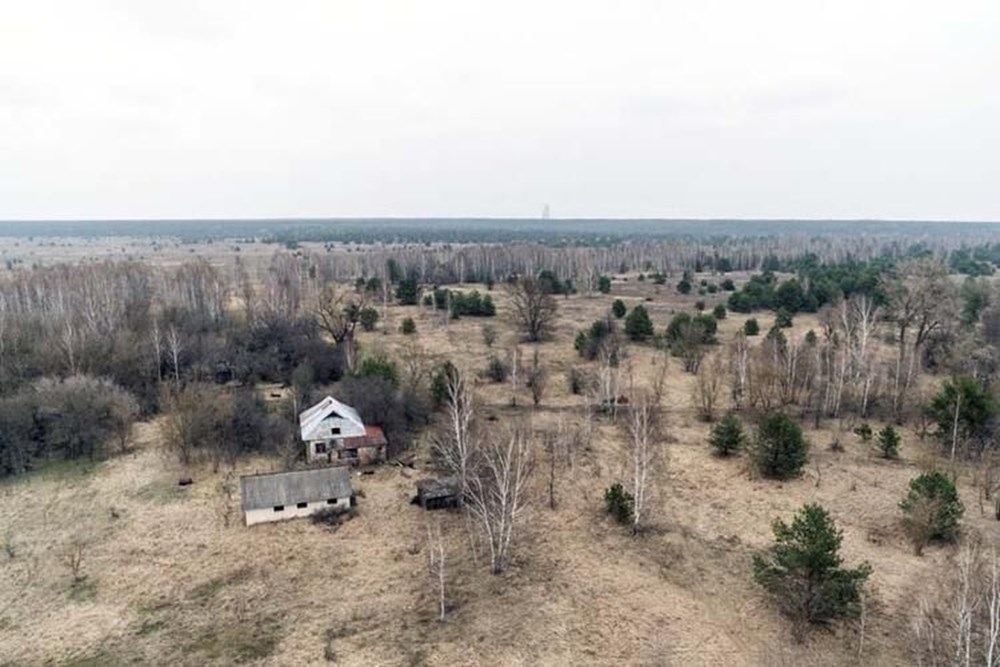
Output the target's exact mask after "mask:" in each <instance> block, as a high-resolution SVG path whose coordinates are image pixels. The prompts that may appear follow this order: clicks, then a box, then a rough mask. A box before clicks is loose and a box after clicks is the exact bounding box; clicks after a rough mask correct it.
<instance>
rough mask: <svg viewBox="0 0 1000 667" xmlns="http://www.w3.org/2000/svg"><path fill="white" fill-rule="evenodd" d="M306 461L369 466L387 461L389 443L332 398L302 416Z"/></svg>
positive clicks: (350, 409) (376, 428) (355, 413)
mask: <svg viewBox="0 0 1000 667" xmlns="http://www.w3.org/2000/svg"><path fill="white" fill-rule="evenodd" d="M299 428H300V433H301V437H302V441H303V442H305V443H306V460H307V461H326V462H327V463H348V464H351V465H359V464H362V465H363V464H368V463H374V462H376V461H381V460H383V459H384V458H385V448H386V445H387V444H388V441H387V440H386V438H385V433H383V432H382V429H381V428H379V427H378V426H365V424H364V422H363V421H361V417H360V416H359V415H358V413H357V411H356V410H355V409H354V408H352V407H351V406H349V405H345V404H344V403H341V402H340V401H338V400H337V399H335V398H333V397H332V396H327V397H326V398H324V399H323V400H322V401H320V402H319V403H317V404H316V405H314V406H312V407H311V408H309V409H308V410H306V411H304V412H302V413H301V414H300V415H299Z"/></svg>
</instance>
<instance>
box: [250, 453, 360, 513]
mask: <svg viewBox="0 0 1000 667" xmlns="http://www.w3.org/2000/svg"><path fill="white" fill-rule="evenodd" d="M352 493H353V490H352V488H351V472H350V470H349V469H348V468H344V467H335V468H317V469H314V470H294V471H292V472H279V473H271V474H265V475H247V476H244V477H241V478H240V497H241V502H242V508H243V516H244V519H245V521H246V525H248V526H252V525H254V524H255V523H264V522H268V521H282V520H283V519H294V518H297V517H302V516H309V515H310V514H313V513H315V512H318V511H320V510H322V509H326V508H329V507H339V508H341V509H347V508H349V507H350V506H351V495H352Z"/></svg>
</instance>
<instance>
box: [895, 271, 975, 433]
mask: <svg viewBox="0 0 1000 667" xmlns="http://www.w3.org/2000/svg"><path fill="white" fill-rule="evenodd" d="M882 285H883V289H884V291H885V293H886V295H887V296H888V300H889V318H890V319H891V320H892V321H893V322H894V323H895V326H896V345H897V354H896V365H895V371H894V373H893V395H892V408H893V415H894V416H895V418H896V421H902V419H903V414H904V411H905V407H906V398H907V395H908V393H909V388H910V386H911V385H912V384H913V377H914V374H915V372H916V370H917V360H918V358H919V356H920V352H921V350H922V349H923V346H924V344H925V343H926V342H927V340H928V338H929V337H930V336H931V334H933V333H934V332H936V331H937V330H939V329H941V328H942V327H943V326H945V325H946V324H947V323H950V322H952V321H954V320H955V319H957V300H956V289H955V286H954V285H953V284H952V283H951V281H950V280H949V279H948V270H947V268H946V267H945V266H944V264H942V263H941V262H940V261H937V260H934V259H930V258H921V259H915V260H909V261H907V262H904V263H902V264H900V266H899V267H898V268H897V269H896V270H895V271H893V272H892V273H891V274H890V275H888V276H887V277H886V278H884V279H883V283H882ZM911 334H912V336H911Z"/></svg>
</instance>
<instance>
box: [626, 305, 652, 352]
mask: <svg viewBox="0 0 1000 667" xmlns="http://www.w3.org/2000/svg"><path fill="white" fill-rule="evenodd" d="M625 335H627V336H628V337H629V340H632V341H635V342H639V343H641V342H643V341H646V340H649V339H650V338H652V337H653V320H651V319H649V311H647V310H646V307H645V306H643V305H638V306H636V307H635V308H633V309H632V312H630V313H629V314H628V317H626V318H625Z"/></svg>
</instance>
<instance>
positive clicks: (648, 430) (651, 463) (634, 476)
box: [626, 392, 660, 533]
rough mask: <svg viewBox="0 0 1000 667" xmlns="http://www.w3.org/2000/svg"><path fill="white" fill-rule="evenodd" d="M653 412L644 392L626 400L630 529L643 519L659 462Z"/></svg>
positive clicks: (652, 407)
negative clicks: (630, 502) (630, 496)
mask: <svg viewBox="0 0 1000 667" xmlns="http://www.w3.org/2000/svg"><path fill="white" fill-rule="evenodd" d="M657 416H658V415H657V412H656V409H655V408H654V406H653V405H652V402H651V400H650V397H649V396H647V395H646V393H645V392H636V393H633V395H632V401H631V402H630V404H629V413H628V422H627V424H626V428H627V431H628V458H629V467H630V475H631V479H630V487H631V488H630V492H631V494H632V497H633V499H634V500H633V502H634V505H633V513H632V532H633V533H636V532H638V531H639V530H640V529H641V527H642V526H643V522H645V521H646V519H647V513H648V512H647V510H648V509H649V504H650V499H651V496H652V493H653V487H654V484H655V482H656V477H657V466H658V465H659V463H660V447H659V445H658V443H657V442H656V440H657V438H656V426H657V424H656V421H657Z"/></svg>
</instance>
